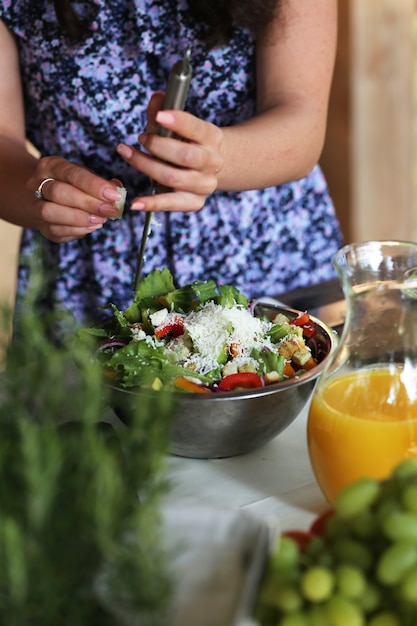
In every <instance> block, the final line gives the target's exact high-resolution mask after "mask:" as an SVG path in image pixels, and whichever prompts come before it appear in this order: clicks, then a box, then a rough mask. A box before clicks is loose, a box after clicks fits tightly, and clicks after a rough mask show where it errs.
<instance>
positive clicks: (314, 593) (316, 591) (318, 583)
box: [301, 565, 334, 602]
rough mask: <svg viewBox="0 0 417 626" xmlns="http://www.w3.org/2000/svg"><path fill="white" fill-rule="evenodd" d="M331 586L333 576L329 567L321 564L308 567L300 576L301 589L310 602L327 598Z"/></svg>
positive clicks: (331, 588)
mask: <svg viewBox="0 0 417 626" xmlns="http://www.w3.org/2000/svg"><path fill="white" fill-rule="evenodd" d="M333 587H334V576H333V574H332V572H331V571H330V570H329V569H327V568H326V567H323V566H322V565H316V566H313V567H310V568H309V569H307V571H306V572H304V574H303V575H302V577H301V591H302V593H303V595H304V597H305V598H306V599H307V600H309V601H310V602H322V601H323V600H327V599H328V598H329V597H330V595H331V593H332V591H333Z"/></svg>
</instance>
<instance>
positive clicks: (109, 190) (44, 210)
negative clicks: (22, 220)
mask: <svg viewBox="0 0 417 626" xmlns="http://www.w3.org/2000/svg"><path fill="white" fill-rule="evenodd" d="M47 179H52V180H47ZM42 181H46V182H45V183H44V184H43V185H42V190H41V197H40V198H37V197H36V191H37V190H38V189H39V187H40V185H41V183H42ZM121 186H122V183H121V182H120V181H119V180H116V179H112V180H110V181H107V180H105V179H104V178H101V177H100V176H97V175H96V174H94V173H93V172H91V171H90V170H88V169H86V168H85V167H83V166H81V165H79V164H76V163H72V162H70V161H67V160H65V159H63V158H62V157H58V156H46V157H42V158H40V159H39V161H38V162H37V166H36V169H35V171H34V173H33V175H32V176H31V177H30V178H29V179H28V180H27V183H26V188H27V191H29V192H30V194H31V197H32V199H31V210H32V212H33V213H32V215H33V217H34V220H35V224H36V226H35V228H37V229H38V230H39V231H40V232H41V233H42V235H43V236H44V237H46V239H49V240H50V241H53V242H54V243H66V242H69V241H73V240H75V239H80V238H82V237H85V235H88V234H89V233H91V232H92V231H95V230H97V229H99V228H101V227H102V226H103V224H105V222H106V221H107V220H108V219H109V218H110V219H111V218H113V219H114V218H117V216H118V214H119V209H118V208H117V207H116V206H115V204H114V203H115V202H118V201H119V200H121V198H122V196H121V194H120V192H119V191H118V190H117V187H121Z"/></svg>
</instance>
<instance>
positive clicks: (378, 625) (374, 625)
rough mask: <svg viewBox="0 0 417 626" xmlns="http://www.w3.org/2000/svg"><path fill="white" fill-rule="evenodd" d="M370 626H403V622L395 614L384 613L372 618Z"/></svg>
mask: <svg viewBox="0 0 417 626" xmlns="http://www.w3.org/2000/svg"><path fill="white" fill-rule="evenodd" d="M368 626H401V621H400V619H399V618H398V617H397V616H396V615H394V613H391V612H390V611H384V612H383V613H378V615H374V617H371V619H370V620H369V622H368Z"/></svg>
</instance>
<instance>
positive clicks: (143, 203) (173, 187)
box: [117, 92, 223, 211]
mask: <svg viewBox="0 0 417 626" xmlns="http://www.w3.org/2000/svg"><path fill="white" fill-rule="evenodd" d="M163 97H164V96H163V94H162V93H159V92H158V93H155V94H154V95H153V96H152V98H151V100H150V102H149V106H148V120H149V122H148V127H147V132H146V133H143V134H141V135H139V143H140V144H141V145H142V146H143V148H144V149H145V151H146V153H145V152H142V151H141V150H138V149H135V148H133V147H131V146H127V145H126V144H120V145H119V146H118V147H117V151H118V153H119V154H120V156H122V157H123V158H124V159H125V161H127V162H128V163H129V164H130V165H131V166H132V167H134V168H135V169H136V170H138V171H140V172H142V173H143V174H146V175H147V176H149V178H151V179H152V180H153V181H154V182H155V183H157V184H159V185H162V186H163V187H165V188H168V190H169V191H167V192H163V193H157V194H155V195H151V196H146V197H140V198H136V199H134V200H133V202H132V204H131V207H130V208H131V209H133V210H135V209H136V210H146V211H198V210H199V209H201V208H202V206H203V205H204V201H205V199H206V197H207V196H208V195H209V194H211V193H213V191H214V190H215V189H217V176H218V174H219V172H220V170H221V169H222V167H223V158H222V156H221V153H220V149H221V145H222V141H223V132H222V131H221V129H220V128H218V127H217V126H215V125H214V124H210V123H209V122H204V121H202V120H200V119H199V118H197V117H195V116H194V115H191V114H190V113H186V112H184V111H161V110H160V107H161V105H162V102H163ZM158 124H159V125H161V126H163V127H164V128H166V129H167V130H170V131H172V132H173V133H175V135H176V137H162V136H160V135H158V134H157V127H158Z"/></svg>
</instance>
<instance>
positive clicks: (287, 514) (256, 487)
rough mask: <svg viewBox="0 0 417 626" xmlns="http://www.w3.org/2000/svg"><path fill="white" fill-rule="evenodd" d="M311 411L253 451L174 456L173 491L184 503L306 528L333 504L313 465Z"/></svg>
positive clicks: (171, 465)
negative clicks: (309, 443) (219, 455)
mask: <svg viewBox="0 0 417 626" xmlns="http://www.w3.org/2000/svg"><path fill="white" fill-rule="evenodd" d="M307 413H308V406H307V407H306V408H305V409H304V410H303V411H302V412H301V413H300V415H299V416H298V417H297V418H296V419H295V420H294V422H292V424H291V425H290V426H289V427H288V428H287V429H286V430H284V431H283V432H282V433H281V434H280V435H278V436H277V437H276V438H275V439H273V440H272V441H271V442H270V443H268V444H266V445H265V446H263V447H262V448H259V449H258V450H255V451H254V452H251V453H249V454H244V455H242V456H237V457H232V458H227V459H210V460H205V459H204V460H201V459H186V458H181V457H171V458H170V460H169V472H168V477H169V479H170V481H171V483H172V488H171V491H170V496H169V497H170V498H171V499H173V500H174V501H176V502H179V503H183V504H194V505H197V506H198V505H199V504H201V505H208V506H211V507H217V508H219V509H230V508H234V509H238V508H242V509H245V510H247V511H249V512H250V513H251V514H253V515H255V516H259V517H261V518H262V519H263V520H266V521H267V522H268V521H271V522H272V524H274V525H277V526H278V528H280V529H281V530H287V529H290V528H297V529H304V530H306V529H307V528H308V526H309V524H310V523H311V521H312V520H313V519H314V517H315V516H316V515H318V514H319V513H320V512H322V511H323V510H325V509H326V508H328V506H329V505H328V504H327V502H326V501H325V499H324V497H323V496H322V494H321V492H320V489H319V487H318V485H317V482H316V480H315V478H314V475H313V472H312V469H311V466H310V461H309V457H308V450H307V442H306V424H307Z"/></svg>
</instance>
